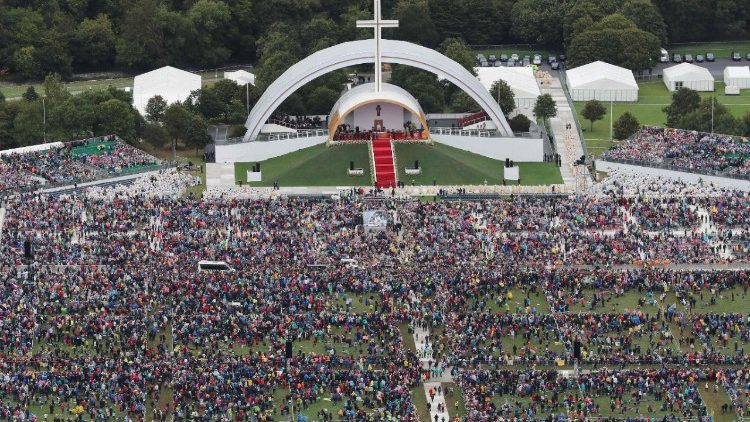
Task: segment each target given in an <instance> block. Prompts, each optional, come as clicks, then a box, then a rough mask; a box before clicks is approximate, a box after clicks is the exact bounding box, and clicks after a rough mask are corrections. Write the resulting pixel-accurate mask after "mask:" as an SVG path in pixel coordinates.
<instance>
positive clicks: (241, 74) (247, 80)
mask: <svg viewBox="0 0 750 422" xmlns="http://www.w3.org/2000/svg"><path fill="white" fill-rule="evenodd" d="M224 79H229V80H230V81H234V82H236V83H237V85H246V84H250V85H253V86H255V75H253V74H252V73H250V72H248V71H246V70H235V71H234V72H224Z"/></svg>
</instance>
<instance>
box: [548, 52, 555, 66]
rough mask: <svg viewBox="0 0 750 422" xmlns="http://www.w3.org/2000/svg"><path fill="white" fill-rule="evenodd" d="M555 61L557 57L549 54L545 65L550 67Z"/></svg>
mask: <svg viewBox="0 0 750 422" xmlns="http://www.w3.org/2000/svg"><path fill="white" fill-rule="evenodd" d="M556 61H557V57H555V55H554V54H550V55H549V56H547V64H548V65H552V63H554V62H556Z"/></svg>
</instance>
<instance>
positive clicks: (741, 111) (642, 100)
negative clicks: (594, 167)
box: [575, 80, 750, 156]
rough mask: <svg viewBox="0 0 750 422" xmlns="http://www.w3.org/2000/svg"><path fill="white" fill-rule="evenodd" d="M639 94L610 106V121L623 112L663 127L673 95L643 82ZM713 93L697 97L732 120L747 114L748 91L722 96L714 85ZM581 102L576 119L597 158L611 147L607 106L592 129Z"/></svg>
mask: <svg viewBox="0 0 750 422" xmlns="http://www.w3.org/2000/svg"><path fill="white" fill-rule="evenodd" d="M638 85H639V86H640V91H639V93H638V101H637V102H635V103H613V104H612V105H611V110H612V117H613V118H614V120H617V119H618V118H619V117H620V116H621V115H622V114H623V113H625V112H626V111H629V112H631V113H632V114H633V115H634V116H635V117H636V118H637V119H638V121H639V122H640V123H641V125H644V126H664V123H665V122H666V121H667V116H666V114H665V113H664V112H663V111H662V109H663V108H664V107H666V106H668V105H669V104H670V103H671V102H672V93H671V92H669V91H668V90H667V87H666V86H665V85H664V82H662V81H661V80H658V81H646V82H640V83H639V84H638ZM715 88H716V91H715V92H700V93H699V94H700V96H701V97H703V98H708V97H710V96H715V97H716V101H717V102H719V103H721V104H724V105H726V106H727V107H728V108H729V110H730V111H731V113H732V114H733V115H734V116H735V117H742V116H744V115H745V114H746V113H748V112H750V90H747V89H745V90H742V91H741V95H730V96H727V95H724V83H723V82H719V81H717V82H716V83H715ZM584 104H585V103H584V102H576V103H575V107H576V110H577V111H578V119H579V120H580V122H581V125H582V127H581V129H583V136H584V137H585V138H586V144H587V146H588V148H589V151H590V152H591V153H592V154H593V155H595V156H599V155H600V154H601V153H602V152H604V151H606V150H607V149H609V147H611V146H612V145H613V143H612V142H611V141H610V129H609V122H610V104H604V106H605V108H606V110H607V114H605V116H604V118H603V119H602V120H599V121H597V122H595V123H594V125H593V129H592V127H591V122H589V121H588V120H586V119H584V118H583V115H582V114H581V112H582V111H583V106H584Z"/></svg>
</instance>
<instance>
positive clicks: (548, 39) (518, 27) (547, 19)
mask: <svg viewBox="0 0 750 422" xmlns="http://www.w3.org/2000/svg"><path fill="white" fill-rule="evenodd" d="M511 20H512V22H513V28H512V31H513V34H515V35H516V36H517V37H518V38H520V39H521V40H523V41H524V42H527V43H530V44H542V45H545V46H547V47H551V48H558V47H561V46H562V40H563V28H562V5H561V2H560V1H559V0H518V1H517V2H516V3H515V4H514V5H513V9H512V11H511Z"/></svg>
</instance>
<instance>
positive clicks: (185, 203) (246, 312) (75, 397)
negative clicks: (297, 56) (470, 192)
mask: <svg viewBox="0 0 750 422" xmlns="http://www.w3.org/2000/svg"><path fill="white" fill-rule="evenodd" d="M194 183H196V180H195V178H194V177H192V176H186V175H185V174H183V173H181V172H178V171H177V170H176V169H171V170H164V171H162V172H161V173H159V174H154V175H148V176H144V177H142V178H141V179H139V180H137V181H136V182H134V184H133V185H131V186H129V187H127V188H123V187H110V188H105V189H100V188H89V189H87V190H83V191H79V192H77V193H74V194H71V195H65V196H61V197H49V196H45V195H38V194H31V193H19V194H18V195H16V196H15V197H13V198H10V199H8V200H7V201H6V202H5V204H4V209H5V214H4V223H3V228H2V232H1V233H0V236H1V237H0V269H2V277H3V283H0V298H1V299H2V300H0V417H2V418H10V419H11V420H13V419H14V418H15V419H21V420H24V419H34V418H36V419H37V420H55V419H56V418H57V419H58V420H67V419H70V418H73V419H78V418H79V416H80V417H86V418H88V419H93V420H112V419H115V418H117V419H123V420H124V418H130V419H131V420H172V419H174V420H177V421H187V420H227V421H229V420H279V419H285V418H287V419H288V418H290V417H296V418H297V419H298V420H301V421H302V420H305V417H303V416H296V415H299V413H300V412H302V413H308V416H306V417H308V418H312V419H315V420H349V421H355V420H356V421H361V420H364V421H381V420H393V421H395V420H399V421H404V420H405V421H416V420H417V419H418V414H419V410H421V409H418V408H417V406H416V405H415V403H414V401H413V398H412V394H413V392H412V391H413V390H414V391H417V392H419V393H421V383H422V382H423V381H425V380H429V379H430V378H433V377H438V376H442V375H444V374H445V373H449V374H451V375H452V376H453V377H454V380H456V382H457V383H458V385H459V386H460V389H461V392H462V395H463V398H464V401H465V404H466V410H467V414H466V416H465V417H464V419H465V420H469V421H480V420H497V418H501V417H502V418H517V419H537V418H546V417H548V416H550V415H551V417H552V418H553V419H555V420H568V419H569V418H578V417H586V416H602V417H611V418H625V417H637V418H642V417H648V415H653V414H656V415H660V417H661V416H664V417H667V418H679V417H703V416H705V415H706V409H705V406H704V404H703V401H702V400H701V396H700V394H699V392H698V390H699V388H700V386H701V385H702V384H703V383H704V381H706V380H708V381H711V382H715V383H719V384H720V385H721V386H722V387H721V388H723V389H725V390H726V391H727V392H728V394H729V395H730V397H732V400H733V406H732V411H737V412H740V411H744V410H741V409H746V406H747V395H746V394H747V393H746V392H747V391H748V389H747V386H748V377H747V375H746V374H745V373H744V372H741V371H734V372H731V371H730V370H729V369H727V371H724V372H719V370H717V369H715V368H716V367H723V366H726V367H727V368H729V367H730V366H731V367H737V366H740V367H744V366H747V365H749V364H750V358H749V357H748V356H749V355H748V354H746V353H745V352H744V351H745V349H746V346H747V344H748V342H750V328H749V327H750V321H749V320H748V316H747V314H745V313H742V311H741V310H738V311H737V312H733V313H724V312H713V311H712V309H713V308H712V306H715V305H716V304H717V303H718V302H719V301H723V300H724V301H725V300H730V299H729V295H731V300H732V301H734V300H735V299H736V300H737V303H738V304H741V303H743V301H745V300H746V294H747V290H748V287H749V285H750V284H749V283H750V281H749V280H748V274H747V273H746V272H743V271H738V270H723V271H719V270H707V269H697V268H682V267H680V266H685V265H686V264H701V265H704V266H708V265H711V264H716V263H725V262H729V261H731V262H732V263H735V264H746V263H748V259H749V256H750V254H749V253H748V250H750V244H749V242H750V238H748V237H747V232H748V230H750V227H749V224H748V221H750V220H746V219H743V218H742V211H743V210H747V209H748V208H749V207H750V198H748V197H747V196H746V195H744V194H740V193H734V194H732V195H731V196H723V197H722V196H711V195H706V196H700V195H680V194H679V193H676V194H674V195H672V194H669V195H664V196H658V195H653V194H644V191H643V190H642V189H641V190H637V191H633V190H627V192H633V194H625V192H626V188H624V187H623V186H618V185H616V184H612V185H610V187H609V188H600V190H598V191H594V192H592V193H590V194H586V195H581V196H573V197H512V198H508V199H503V200H492V201H476V202H449V201H440V202H432V203H422V202H419V201H404V200H382V199H381V200H373V199H367V198H366V199H360V198H358V195H356V194H354V195H352V197H351V198H343V199H336V200H332V199H331V200H308V199H289V198H273V199H268V198H266V199H260V198H256V199H236V198H231V197H218V198H210V199H204V200H201V201H196V200H194V199H190V198H186V197H185V196H184V195H181V193H182V190H183V189H184V187H186V186H189V185H191V184H194ZM645 186H649V185H645ZM662 188H664V187H659V188H656V189H657V190H659V189H662ZM605 189H613V191H611V192H616V191H618V189H619V193H610V194H605V193H604V192H607V191H606V190H605ZM628 189H630V188H628ZM644 189H648V188H644ZM669 189H671V192H681V190H680V189H683V190H684V189H687V188H686V187H683V188H679V187H674V186H673V187H670V188H669ZM690 189H694V188H692V187H691V188H690ZM368 210H383V211H384V213H383V215H387V216H393V218H390V217H389V219H388V222H387V229H386V230H383V231H373V232H367V233H366V232H365V231H364V230H362V227H361V224H362V215H363V213H364V212H365V211H368ZM708 226H711V227H713V226H719V227H721V229H719V231H718V232H716V233H708V232H706V231H705V227H708ZM730 235H731V243H730V244H731V246H730V249H731V251H730V252H731V253H730V254H729V255H726V254H725V253H724V252H725V251H724V250H719V249H717V248H720V247H718V246H717V244H716V242H717V241H719V240H720V239H723V240H722V241H724V240H726V241H727V242H729V240H728V236H730ZM722 236H723V237H722ZM27 240H29V241H30V244H31V245H32V249H33V260H32V264H31V265H30V266H26V265H24V264H25V263H26V258H25V250H24V249H25V245H24V244H25V243H26V241H27ZM726 256H728V258H727V257H726ZM202 260H206V261H211V262H214V261H219V262H224V263H226V266H227V268H226V269H227V270H226V271H204V270H201V269H199V266H198V262H199V261H202ZM657 261H658V262H657ZM657 263H658V264H660V265H655V264H657ZM674 266H677V267H676V268H675V267H674ZM632 295H636V296H637V297H638V300H637V302H635V303H631V304H628V305H627V306H620V307H617V306H614V303H615V302H618V301H620V300H623V299H622V298H624V297H626V296H632ZM613 307H614V310H613ZM416 327H422V328H425V327H429V328H430V329H431V330H432V331H433V333H432V334H430V344H431V346H430V347H425V348H424V349H423V350H417V349H416V348H415V347H413V346H409V343H410V342H409V341H407V340H408V337H409V336H410V335H412V334H414V333H415V328H416ZM436 330H437V332H439V333H440V334H439V335H436V334H435V331H436ZM405 336H406V337H405ZM576 343H580V344H582V347H581V349H582V350H581V359H580V362H579V363H580V364H581V365H583V366H585V367H587V368H589V369H590V370H591V372H586V373H583V374H581V376H580V377H578V378H576V377H568V376H563V374H562V373H561V372H559V371H557V370H546V371H538V370H537V371H534V370H532V369H531V368H538V367H542V366H544V367H550V368H553V367H559V366H561V365H570V363H571V362H572V361H573V360H574V359H575V349H576V346H575V344H576ZM425 359H426V360H427V361H428V362H427V364H426V365H425V364H424V363H422V362H420V360H422V361H424V360H425ZM639 364H648V365H651V366H653V367H654V369H632V366H636V365H639ZM662 365H678V366H679V367H680V368H682V369H675V367H674V366H670V367H669V368H667V367H662ZM686 365H687V366H688V367H689V368H690V369H684V368H685V367H686ZM609 366H616V367H619V368H620V369H617V370H610V369H606V368H607V367H609ZM514 367H515V368H521V369H520V370H519V369H515V370H512V369H511V368H514ZM449 368H450V369H449ZM479 368H481V369H479ZM628 368H631V369H628ZM709 368H714V369H709ZM712 371H713V372H712ZM310 412H312V414H310ZM32 415H33V417H32ZM292 415H295V416H292Z"/></svg>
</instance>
